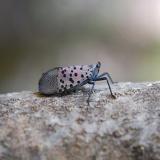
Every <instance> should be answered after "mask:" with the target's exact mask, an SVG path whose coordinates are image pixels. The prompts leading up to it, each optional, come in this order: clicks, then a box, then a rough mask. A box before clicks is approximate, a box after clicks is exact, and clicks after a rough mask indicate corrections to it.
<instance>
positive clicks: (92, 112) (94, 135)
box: [0, 82, 160, 160]
mask: <svg viewBox="0 0 160 160" xmlns="http://www.w3.org/2000/svg"><path fill="white" fill-rule="evenodd" d="M111 87H112V90H113V93H114V95H115V96H116V99H113V98H112V97H111V96H110V93H109V90H108V88H107V86H106V85H96V87H95V92H94V93H93V94H92V96H91V102H90V105H89V106H88V105H87V103H86V100H87V97H88V94H87V93H88V90H89V86H86V87H85V88H82V90H80V91H78V92H76V93H72V94H70V95H66V96H63V97H56V96H50V97H45V96H41V95H40V94H38V93H33V92H30V91H23V92H17V93H7V94H1V95H0V159H3V160H12V159H16V160H32V159H33V160H119V159H122V160H128V159H129V160H143V159H144V160H150V159H152V160H160V82H153V83H152V82H150V83H147V82H146V83H130V82H128V83H116V84H113V85H111Z"/></svg>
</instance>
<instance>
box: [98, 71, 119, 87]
mask: <svg viewBox="0 0 160 160" xmlns="http://www.w3.org/2000/svg"><path fill="white" fill-rule="evenodd" d="M105 76H106V77H108V79H109V80H110V81H111V83H112V84H113V83H117V82H114V81H113V79H112V77H111V76H110V74H109V73H108V72H104V73H102V74H100V75H99V76H98V78H102V77H105Z"/></svg>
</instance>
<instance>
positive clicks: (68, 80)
mask: <svg viewBox="0 0 160 160" xmlns="http://www.w3.org/2000/svg"><path fill="white" fill-rule="evenodd" d="M100 67H101V63H100V62H98V63H97V64H92V65H74V66H68V67H57V68H54V69H51V70H49V71H47V72H46V73H43V74H42V77H41V78H40V80H39V92H40V93H42V94H44V95H52V94H60V95H63V94H66V93H68V92H71V91H75V90H78V89H79V88H80V87H81V86H83V85H85V84H87V83H88V84H91V85H92V88H91V90H90V91H89V96H88V99H87V103H88V104H89V100H90V96H91V94H92V91H93V89H94V86H95V81H102V80H106V81H107V84H108V86H109V90H110V93H111V95H112V97H114V95H113V93H112V90H111V87H110V84H109V81H108V79H109V80H110V81H111V82H112V83H113V80H112V78H111V77H110V75H109V73H107V72H105V73H102V74H100V75H99V69H100Z"/></svg>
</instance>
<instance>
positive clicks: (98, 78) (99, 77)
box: [95, 75, 115, 98]
mask: <svg viewBox="0 0 160 160" xmlns="http://www.w3.org/2000/svg"><path fill="white" fill-rule="evenodd" d="M103 80H106V81H107V84H108V87H109V90H110V93H111V96H112V97H113V98H115V96H114V95H113V92H112V89H111V86H110V84H109V81H108V78H107V77H102V76H101V75H100V76H98V77H97V78H96V79H95V81H103Z"/></svg>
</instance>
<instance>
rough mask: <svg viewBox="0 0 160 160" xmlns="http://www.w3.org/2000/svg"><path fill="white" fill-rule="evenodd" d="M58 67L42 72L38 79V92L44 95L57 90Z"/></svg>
mask: <svg viewBox="0 0 160 160" xmlns="http://www.w3.org/2000/svg"><path fill="white" fill-rule="evenodd" d="M57 77H58V68H54V69H51V70H49V71H47V72H46V73H43V74H42V77H41V78H40V80H39V92H40V93H42V94H45V95H50V94H55V93H57V92H58V80H57Z"/></svg>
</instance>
